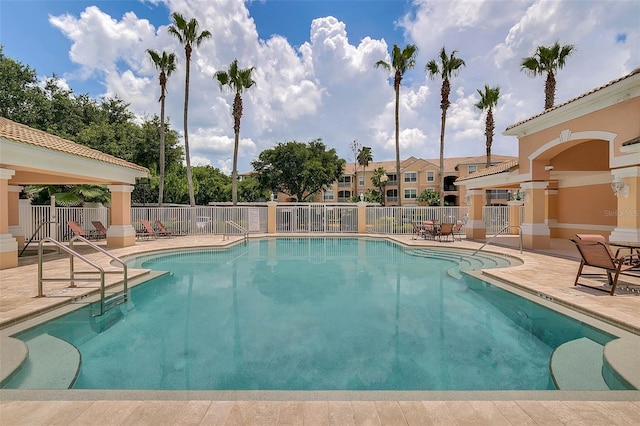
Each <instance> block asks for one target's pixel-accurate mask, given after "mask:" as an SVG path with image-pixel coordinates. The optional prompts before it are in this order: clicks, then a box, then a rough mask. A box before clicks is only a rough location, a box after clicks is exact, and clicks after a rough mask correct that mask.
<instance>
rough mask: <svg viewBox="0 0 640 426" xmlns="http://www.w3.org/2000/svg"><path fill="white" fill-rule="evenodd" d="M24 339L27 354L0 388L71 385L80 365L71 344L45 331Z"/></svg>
mask: <svg viewBox="0 0 640 426" xmlns="http://www.w3.org/2000/svg"><path fill="white" fill-rule="evenodd" d="M25 343H26V345H27V348H28V350H29V354H28V356H27V357H26V359H25V360H24V362H23V363H22V365H21V366H20V367H19V370H18V371H17V372H16V373H15V374H14V375H13V376H12V377H11V379H10V380H8V381H7V383H6V384H5V385H4V386H3V387H4V388H7V389H69V388H70V387H71V386H72V385H73V383H74V382H75V379H76V375H77V373H78V370H79V368H80V352H78V349H76V347H75V346H73V345H71V344H69V343H67V342H65V341H64V340H62V339H58V338H57V337H53V336H50V335H48V334H41V335H39V336H36V337H34V338H33V339H31V340H27V341H26V342H25Z"/></svg>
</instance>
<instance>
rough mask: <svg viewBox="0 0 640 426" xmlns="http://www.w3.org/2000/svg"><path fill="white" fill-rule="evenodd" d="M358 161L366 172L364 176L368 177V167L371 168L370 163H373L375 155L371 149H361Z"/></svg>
mask: <svg viewBox="0 0 640 426" xmlns="http://www.w3.org/2000/svg"><path fill="white" fill-rule="evenodd" d="M357 160H358V164H359V165H360V166H362V170H363V172H364V175H365V176H366V175H367V167H368V166H369V163H370V162H372V161H373V154H372V153H371V147H368V146H363V147H362V148H360V150H359V151H358V156H357ZM356 192H357V191H356Z"/></svg>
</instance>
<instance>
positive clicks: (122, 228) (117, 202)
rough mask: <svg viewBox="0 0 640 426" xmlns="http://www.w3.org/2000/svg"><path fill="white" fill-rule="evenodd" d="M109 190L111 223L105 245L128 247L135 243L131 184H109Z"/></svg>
mask: <svg viewBox="0 0 640 426" xmlns="http://www.w3.org/2000/svg"><path fill="white" fill-rule="evenodd" d="M107 188H108V189H109V191H111V224H110V225H109V228H108V229H107V247H129V246H133V245H135V244H136V230H135V229H134V228H133V226H132V225H131V192H133V186H131V185H109V186H108V187H107Z"/></svg>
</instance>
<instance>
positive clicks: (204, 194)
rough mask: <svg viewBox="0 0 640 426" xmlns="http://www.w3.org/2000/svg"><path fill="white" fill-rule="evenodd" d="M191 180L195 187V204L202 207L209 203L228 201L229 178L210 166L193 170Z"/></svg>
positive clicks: (197, 167)
mask: <svg viewBox="0 0 640 426" xmlns="http://www.w3.org/2000/svg"><path fill="white" fill-rule="evenodd" d="M193 180H194V183H195V187H196V194H195V195H196V203H197V204H198V205H201V206H202V205H204V206H206V205H207V204H209V203H211V202H216V201H217V202H225V201H229V191H228V189H227V188H228V187H229V184H230V183H231V179H230V178H229V176H227V175H225V174H224V173H222V172H221V171H220V170H219V169H217V168H215V167H212V166H196V167H194V168H193Z"/></svg>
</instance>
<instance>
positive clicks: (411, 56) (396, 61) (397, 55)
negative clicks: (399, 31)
mask: <svg viewBox="0 0 640 426" xmlns="http://www.w3.org/2000/svg"><path fill="white" fill-rule="evenodd" d="M417 52H418V48H417V47H416V46H415V45H413V44H408V45H406V46H405V48H404V49H402V50H400V48H399V47H398V45H397V44H394V45H393V50H392V51H391V63H388V62H385V61H383V60H380V61H378V62H376V63H375V65H374V66H375V67H376V68H379V67H382V68H384V69H385V70H387V71H389V72H391V71H392V70H393V73H394V75H393V90H394V91H395V92H396V180H397V182H398V206H401V205H402V202H401V200H402V197H401V192H400V120H399V108H400V83H401V82H402V76H403V75H404V73H405V72H407V71H408V70H410V69H411V68H413V67H414V66H415V65H416V54H417Z"/></svg>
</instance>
